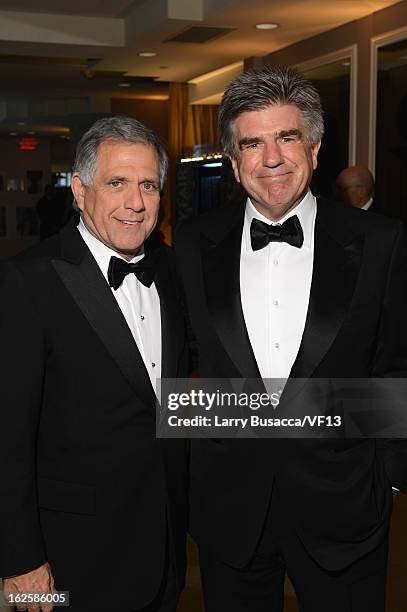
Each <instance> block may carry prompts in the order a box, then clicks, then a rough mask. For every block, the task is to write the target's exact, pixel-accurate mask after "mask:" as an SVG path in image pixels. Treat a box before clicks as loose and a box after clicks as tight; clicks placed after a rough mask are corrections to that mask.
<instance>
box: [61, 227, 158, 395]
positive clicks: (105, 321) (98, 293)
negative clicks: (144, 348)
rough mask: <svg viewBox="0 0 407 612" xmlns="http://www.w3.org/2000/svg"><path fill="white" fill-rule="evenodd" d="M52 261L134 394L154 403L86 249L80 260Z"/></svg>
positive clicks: (122, 320)
mask: <svg viewBox="0 0 407 612" xmlns="http://www.w3.org/2000/svg"><path fill="white" fill-rule="evenodd" d="M79 239H80V237H79ZM75 240H78V238H75ZM80 240H81V239H80ZM52 264H53V266H54V268H55V270H56V272H57V273H58V275H59V276H60V278H61V280H62V282H63V283H64V285H65V286H66V288H67V289H68V291H69V292H70V294H71V295H72V297H73V298H74V300H75V302H76V303H77V305H78V306H79V308H80V309H81V311H82V312H83V314H84V315H85V317H86V318H87V320H88V321H89V323H90V325H91V326H92V328H93V329H94V331H95V332H96V334H97V335H98V337H99V338H100V340H101V341H102V342H103V344H104V346H105V347H106V349H107V350H108V351H109V353H110V354H111V356H112V357H113V359H114V360H115V362H116V363H117V365H118V366H119V368H120V370H121V371H122V373H123V374H124V376H125V377H126V378H127V380H128V381H129V383H130V384H131V385H132V387H133V388H134V390H135V391H136V392H137V395H139V396H141V397H142V399H143V400H144V401H145V402H146V403H147V404H151V406H154V405H155V396H154V391H153V388H152V386H151V383H150V379H149V376H148V373H147V370H146V368H145V365H144V362H143V359H142V357H141V355H140V352H139V350H138V348H137V345H136V343H135V341H134V339H133V336H132V334H131V331H130V328H129V327H128V325H127V323H126V320H125V318H124V316H123V314H122V312H121V310H120V307H119V305H118V304H117V302H116V300H115V298H114V296H113V295H112V292H111V289H110V287H109V286H108V284H107V283H106V280H105V278H104V277H103V274H102V272H101V271H100V268H99V266H98V265H97V263H96V261H95V260H94V258H93V256H92V255H91V253H90V251H89V250H88V249H87V248H85V249H84V250H83V257H82V258H81V259H80V261H75V262H73V261H67V260H66V259H54V260H53V261H52Z"/></svg>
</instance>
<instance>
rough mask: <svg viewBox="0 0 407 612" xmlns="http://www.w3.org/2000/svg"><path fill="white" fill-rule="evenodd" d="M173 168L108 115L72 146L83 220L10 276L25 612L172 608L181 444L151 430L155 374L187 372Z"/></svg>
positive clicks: (181, 539)
mask: <svg viewBox="0 0 407 612" xmlns="http://www.w3.org/2000/svg"><path fill="white" fill-rule="evenodd" d="M166 171H167V155H166V153H165V151H164V149H163V147H162V145H161V143H160V141H159V139H158V137H157V136H156V134H155V133H154V132H153V131H152V130H150V129H149V128H147V127H145V126H144V125H143V124H141V123H140V122H138V121H136V120H135V119H130V118H126V117H110V118H105V119H100V120H99V121H97V122H96V123H95V124H94V125H93V126H92V127H91V128H90V129H89V130H88V131H87V132H86V133H85V134H84V135H83V136H82V139H81V140H80V142H79V143H78V146H77V151H76V158H75V164H74V172H73V177H72V191H73V194H74V197H75V202H76V206H77V208H78V210H79V212H80V219H79V223H78V224H77V221H78V220H77V219H76V220H75V222H72V223H69V224H68V225H67V226H65V227H64V228H63V229H62V231H61V232H60V233H59V234H57V235H55V236H53V237H51V238H49V239H47V240H45V241H44V242H42V243H41V244H39V245H37V246H35V247H34V248H32V249H30V250H28V251H25V252H23V253H21V254H20V255H18V256H17V257H15V258H13V259H11V260H10V261H9V262H6V263H4V264H3V265H2V266H1V269H0V291H1V299H0V337H1V342H2V349H3V355H4V357H5V358H4V360H3V364H2V371H1V384H0V407H1V408H0V410H1V414H0V418H1V422H2V424H3V436H2V440H1V443H0V465H1V466H2V503H1V504H0V576H2V577H3V588H4V593H5V595H6V596H7V597H8V598H9V600H10V601H13V602H17V609H18V610H28V611H29V612H39V611H40V610H41V611H43V612H47V611H49V610H52V609H53V602H54V603H55V604H58V601H59V600H58V597H59V596H60V597H64V595H63V593H61V592H63V591H68V592H69V595H70V610H73V611H75V612H79V611H83V612H85V611H86V612H89V611H90V610H98V611H103V610H105V611H106V612H107V611H109V612H112V611H118V610H120V611H123V612H133V611H138V610H143V611H145V612H147V611H148V612H158V611H159V612H175V610H176V606H177V601H178V598H179V593H180V590H181V588H182V585H183V581H184V570H185V551H184V549H185V533H186V447H185V444H184V442H183V441H182V440H169V441H165V440H162V441H159V440H157V439H156V436H155V416H156V385H157V379H158V378H160V377H162V376H163V377H164V376H168V377H175V376H185V374H186V351H185V339H184V323H183V317H182V312H181V309H180V308H179V304H178V299H177V295H176V289H175V287H176V284H175V279H174V271H173V261H172V257H171V252H170V250H169V248H168V247H166V246H165V245H163V244H161V243H151V234H152V232H153V229H154V227H155V225H156V222H157V215H158V212H159V205H160V192H161V189H162V187H163V183H164V181H165V176H166ZM55 591H57V593H55ZM35 593H36V594H38V593H40V594H41V598H38V597H37V598H35V597H34V596H33V594H35ZM53 593H54V595H53V596H52V594H53Z"/></svg>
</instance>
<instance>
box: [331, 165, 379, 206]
mask: <svg viewBox="0 0 407 612" xmlns="http://www.w3.org/2000/svg"><path fill="white" fill-rule="evenodd" d="M335 191H336V195H337V198H338V200H340V201H341V202H344V203H345V204H349V205H350V206H354V207H355V208H361V209H362V210H376V209H377V203H376V202H375V201H374V199H373V198H374V178H373V175H372V173H371V172H370V170H369V168H367V167H366V166H362V165H357V166H349V167H348V168H345V169H344V170H342V171H341V172H340V173H339V174H338V176H337V178H336V181H335Z"/></svg>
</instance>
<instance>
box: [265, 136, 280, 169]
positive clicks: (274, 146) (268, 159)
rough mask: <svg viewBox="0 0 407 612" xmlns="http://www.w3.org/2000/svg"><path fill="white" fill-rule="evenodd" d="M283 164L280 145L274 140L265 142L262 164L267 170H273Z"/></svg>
mask: <svg viewBox="0 0 407 612" xmlns="http://www.w3.org/2000/svg"><path fill="white" fill-rule="evenodd" d="M283 162H284V159H283V155H282V153H281V147H280V144H279V143H278V142H276V141H275V140H274V139H272V140H268V141H267V142H265V143H264V147H263V164H264V165H265V166H267V167H269V168H275V167H276V166H279V165H280V164H282V163H283Z"/></svg>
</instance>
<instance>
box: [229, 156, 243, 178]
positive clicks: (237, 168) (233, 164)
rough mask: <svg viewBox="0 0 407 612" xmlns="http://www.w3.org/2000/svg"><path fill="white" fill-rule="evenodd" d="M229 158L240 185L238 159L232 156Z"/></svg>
mask: <svg viewBox="0 0 407 612" xmlns="http://www.w3.org/2000/svg"><path fill="white" fill-rule="evenodd" d="M228 157H229V159H230V163H231V164H232V169H233V174H234V175H235V179H236V180H237V182H238V183H240V174H239V164H238V162H237V159H236V158H235V157H231V156H230V155H228Z"/></svg>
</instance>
